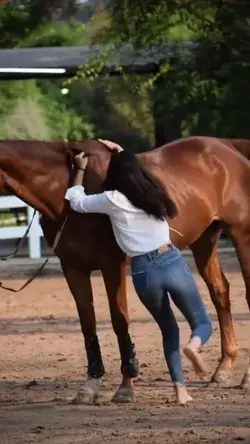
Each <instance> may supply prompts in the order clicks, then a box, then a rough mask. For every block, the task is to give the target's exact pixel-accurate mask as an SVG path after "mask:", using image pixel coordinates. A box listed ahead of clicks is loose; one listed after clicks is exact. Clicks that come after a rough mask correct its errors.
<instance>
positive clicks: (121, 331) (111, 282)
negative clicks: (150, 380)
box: [102, 258, 139, 403]
mask: <svg viewBox="0 0 250 444" xmlns="http://www.w3.org/2000/svg"><path fill="white" fill-rule="evenodd" d="M102 273H103V278H104V283H105V287H106V290H107V294H108V300H109V308H110V315H111V321H112V325H113V329H114V332H115V334H116V336H117V341H118V346H119V350H120V354H121V373H122V382H121V385H120V387H119V388H118V390H117V391H116V393H115V395H114V397H113V401H114V402H121V403H122V402H130V401H132V400H133V398H134V391H133V378H136V377H137V376H138V374H139V361H138V359H137V358H136V352H135V348H134V344H133V343H132V341H131V338H130V335H129V314H128V306H127V294H126V265H125V262H123V263H121V262H120V261H118V260H113V259H112V258H109V260H108V261H107V264H106V266H105V267H104V268H103V269H102Z"/></svg>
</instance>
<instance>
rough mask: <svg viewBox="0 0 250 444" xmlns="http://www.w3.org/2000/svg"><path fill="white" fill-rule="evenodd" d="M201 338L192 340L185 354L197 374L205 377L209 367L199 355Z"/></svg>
mask: <svg viewBox="0 0 250 444" xmlns="http://www.w3.org/2000/svg"><path fill="white" fill-rule="evenodd" d="M200 345H201V342H200V338H192V339H191V341H190V342H189V344H188V345H187V346H186V347H184V349H183V352H184V354H185V356H186V357H187V358H188V359H189V361H190V362H191V363H192V365H193V367H194V371H195V373H197V375H199V376H200V377H203V376H204V375H205V374H206V372H207V367H206V365H205V363H204V361H203V359H202V357H201V355H200V353H199V348H200Z"/></svg>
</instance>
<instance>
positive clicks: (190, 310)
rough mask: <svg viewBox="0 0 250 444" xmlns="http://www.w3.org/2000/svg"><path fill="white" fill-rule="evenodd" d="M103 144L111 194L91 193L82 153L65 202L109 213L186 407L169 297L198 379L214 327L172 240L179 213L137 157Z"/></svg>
mask: <svg viewBox="0 0 250 444" xmlns="http://www.w3.org/2000/svg"><path fill="white" fill-rule="evenodd" d="M99 140H100V141H101V142H103V143H104V144H105V145H106V146H107V147H108V148H109V149H110V150H111V151H112V155H111V159H110V164H109V167H108V171H107V177H106V180H105V182H104V189H105V190H106V191H105V192H104V193H101V194H96V195H86V194H85V192H84V188H83V186H82V183H83V178H84V171H85V169H86V166H87V163H88V158H87V157H86V156H85V155H84V153H81V154H79V155H78V156H76V158H75V159H76V165H77V168H78V171H77V173H76V178H75V182H74V186H73V187H71V188H69V189H68V190H67V193H66V196H65V198H66V199H67V200H68V201H69V202H70V206H71V208H72V209H73V210H75V211H77V212H79V213H104V214H107V215H108V216H109V217H110V221H111V224H112V228H113V231H114V235H115V238H116V241H117V243H118V245H119V246H120V248H121V249H122V250H123V251H124V253H126V254H127V255H128V256H130V257H131V272H132V279H133V283H134V286H135V290H136V293H137V294H138V296H139V298H140V300H141V302H142V303H143V304H144V306H145V307H146V308H147V309H148V311H149V312H150V313H151V315H152V316H153V317H154V319H155V320H156V322H157V324H158V325H159V327H160V330H161V333H162V338H163V350H164V355H165V358H166V362H167V365H168V369H169V373H170V377H171V379H172V382H173V384H174V388H175V393H176V400H177V403H178V404H180V405H184V404H186V403H187V402H188V401H191V400H192V398H191V396H189V394H188V392H187V389H186V387H185V382H184V377H183V370H182V363H181V354H180V338H179V328H178V325H177V322H176V319H175V316H174V313H173V311H172V309H171V307H170V301H169V295H170V296H171V298H172V300H173V302H174V304H175V305H176V306H177V307H178V309H179V310H180V311H181V313H182V314H183V315H184V317H185V318H186V320H187V322H188V323H189V326H190V328H191V331H192V334H191V338H190V341H189V343H188V345H187V346H186V347H185V348H184V353H185V355H186V356H187V357H188V359H189V360H190V361H191V362H192V364H193V366H194V369H195V371H196V372H197V373H198V374H204V373H205V371H206V367H205V365H204V362H203V360H202V358H201V356H200V354H199V350H200V348H201V347H202V346H203V345H204V344H205V343H206V342H207V341H208V339H209V338H210V336H211V333H212V327H211V322H210V319H209V317H208V314H207V311H206V308H205V306H204V304H203V302H202V299H201V296H200V294H199V292H198V289H197V287H196V284H195V281H194V278H193V276H192V274H191V272H190V271H189V269H188V267H187V266H186V264H185V263H184V261H183V258H182V256H181V253H180V251H179V250H178V249H177V248H176V247H175V246H174V245H173V244H172V243H171V241H170V237H169V225H168V222H167V220H168V219H171V218H173V217H174V216H176V214H177V209H176V206H175V204H174V202H173V201H172V200H171V199H170V197H169V196H168V194H167V192H166V190H165V189H164V187H163V186H162V184H161V183H160V182H159V181H158V180H157V179H156V178H155V177H153V176H152V175H151V174H150V173H149V172H148V171H146V170H145V169H144V168H143V167H142V166H141V165H140V163H139V161H138V160H137V158H136V156H134V155H133V154H130V153H127V152H125V151H123V149H122V148H121V147H120V146H119V145H117V144H115V143H113V142H110V141H106V140H101V139H99ZM84 156H85V157H84Z"/></svg>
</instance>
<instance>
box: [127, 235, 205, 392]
mask: <svg viewBox="0 0 250 444" xmlns="http://www.w3.org/2000/svg"><path fill="white" fill-rule="evenodd" d="M131 272H132V279H133V283H134V287H135V290H136V293H137V294H138V296H139V298H140V300H141V302H142V303H143V305H144V306H145V307H146V308H147V310H148V311H149V312H150V314H151V315H152V316H153V318H154V319H155V321H156V322H157V324H158V325H159V327H160V329H161V333H162V339H163V349H164V355H165V359H166V362H167V366H168V369H169V374H170V377H171V379H172V381H173V382H174V383H179V384H182V385H183V384H184V376H183V370H182V364H181V353H180V335H179V327H178V324H177V322H176V319H175V316H174V313H173V311H172V309H171V307H170V301H169V295H170V296H171V299H172V300H173V302H174V304H175V305H176V307H177V308H178V309H179V310H180V311H181V313H182V314H183V316H184V317H185V318H186V320H187V322H188V323H189V326H190V328H191V331H192V333H191V338H192V337H197V336H198V337H199V338H200V339H201V343H202V345H203V344H205V342H207V341H208V339H209V338H210V336H211V334H212V325H211V321H210V319H209V316H208V314H207V310H206V307H205V305H204V303H203V301H202V299H201V296H200V293H199V291H198V289H197V286H196V283H195V280H194V278H193V275H192V273H191V271H190V270H189V268H188V267H187V265H186V264H185V262H184V260H183V258H182V255H181V253H180V251H179V250H178V248H176V247H175V246H174V245H173V244H171V245H170V249H169V250H167V251H166V252H164V253H161V254H159V253H158V252H157V251H152V252H150V253H147V254H143V255H140V256H135V257H133V258H132V262H131Z"/></svg>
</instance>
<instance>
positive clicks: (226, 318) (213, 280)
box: [190, 224, 237, 383]
mask: <svg viewBox="0 0 250 444" xmlns="http://www.w3.org/2000/svg"><path fill="white" fill-rule="evenodd" d="M220 231H221V230H220V228H218V226H216V225H215V224H212V225H211V226H210V227H209V228H208V229H207V230H206V231H205V232H204V233H203V234H202V235H201V237H200V238H199V239H198V240H197V241H196V242H195V243H194V244H192V245H191V246H190V248H191V250H192V252H193V255H194V259H195V262H196V266H197V268H198V271H199V273H200V275H201V277H202V278H203V279H204V281H205V283H206V284H207V287H208V290H209V293H210V296H211V299H212V302H213V304H214V306H215V309H216V312H217V316H218V321H219V326H220V335H221V360H220V362H219V365H218V367H217V369H216V371H215V373H214V375H213V378H212V380H213V381H214V382H217V383H225V382H229V381H230V379H231V377H232V364H233V361H234V359H235V357H236V355H237V344H236V339H235V333H234V328H233V322H232V314H231V309H230V300H229V283H228V281H227V279H226V277H225V275H224V273H223V271H222V269H221V266H220V263H219V258H218V254H217V244H218V240H219V236H220Z"/></svg>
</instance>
